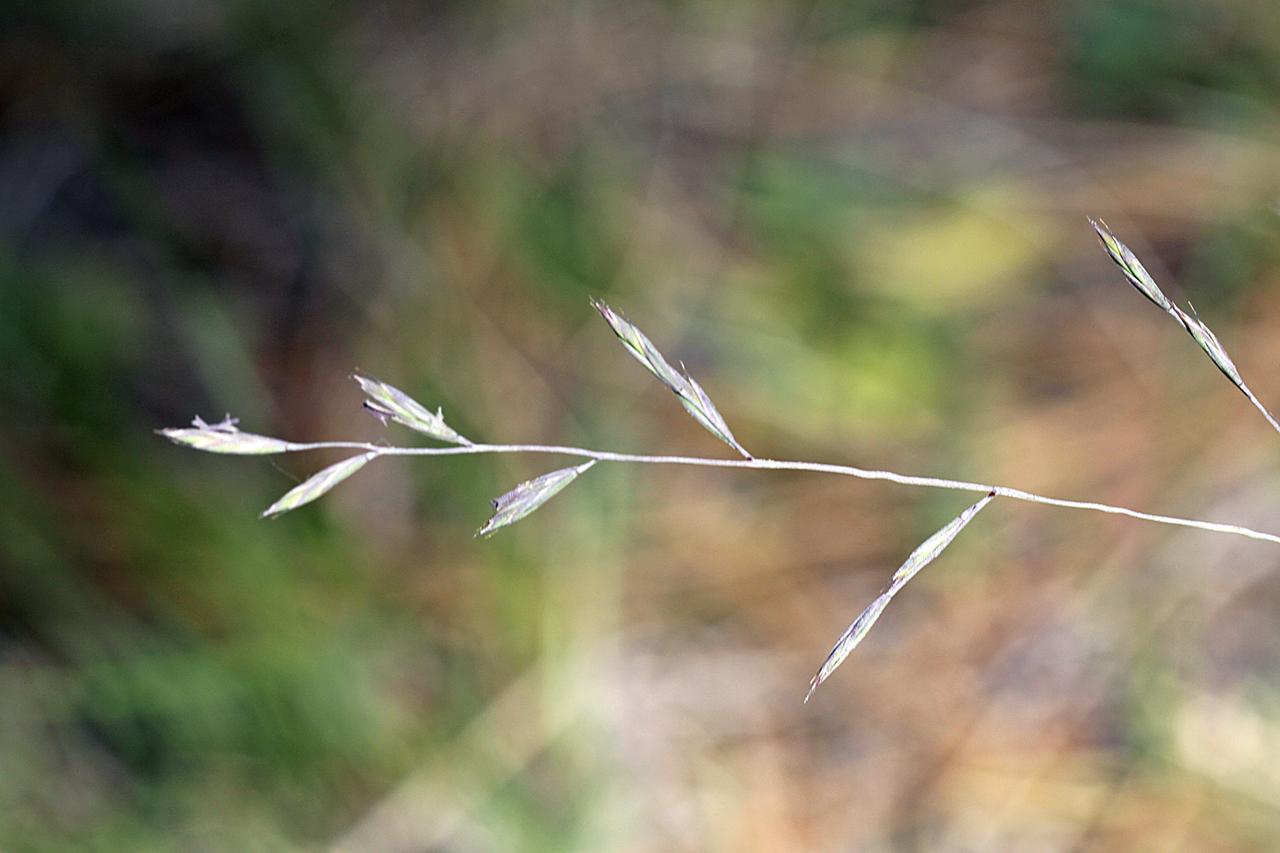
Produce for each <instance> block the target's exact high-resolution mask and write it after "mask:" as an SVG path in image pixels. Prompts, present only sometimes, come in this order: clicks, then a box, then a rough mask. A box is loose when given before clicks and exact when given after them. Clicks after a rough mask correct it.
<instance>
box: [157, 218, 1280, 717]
mask: <svg viewBox="0 0 1280 853" xmlns="http://www.w3.org/2000/svg"><path fill="white" fill-rule="evenodd" d="M1089 221H1090V223H1091V224H1092V225H1093V228H1094V230H1095V231H1096V232H1097V234H1098V237H1099V239H1100V240H1101V241H1102V245H1103V248H1104V249H1105V250H1106V252H1107V254H1108V255H1109V256H1110V257H1111V259H1112V260H1113V261H1114V262H1115V263H1116V264H1117V265H1118V266H1119V267H1120V269H1121V271H1122V272H1123V273H1124V275H1125V277H1126V278H1127V279H1128V281H1129V282H1130V284H1132V285H1133V286H1134V288H1135V289H1137V290H1138V292H1140V293H1141V294H1142V295H1143V296H1145V297H1146V298H1147V299H1148V300H1150V301H1151V302H1152V303H1153V304H1155V305H1156V306H1158V307H1159V308H1161V309H1162V310H1164V311H1165V312H1166V313H1168V314H1169V315H1170V316H1171V317H1173V318H1174V320H1175V321H1176V322H1178V324H1179V325H1181V326H1182V328H1183V329H1184V330H1185V331H1187V332H1188V333H1189V334H1190V335H1191V337H1192V338H1193V339H1194V340H1195V341H1196V343H1197V344H1198V345H1199V346H1200V348H1201V349H1202V350H1204V352H1205V353H1206V354H1207V355H1208V356H1209V358H1210V359H1211V360H1212V361H1213V363H1214V365H1215V366H1217V368H1218V369H1219V370H1220V371H1221V372H1222V373H1223V375H1225V376H1226V377H1227V378H1228V379H1229V380H1230V381H1231V383H1232V384H1233V385H1235V386H1236V388H1238V389H1239V390H1240V391H1241V392H1242V393H1243V394H1244V395H1245V396H1246V398H1247V399H1248V400H1249V401H1250V402H1251V403H1252V404H1253V405H1254V407H1256V408H1257V409H1258V410H1259V411H1260V412H1261V413H1262V415H1263V417H1265V418H1266V420H1267V422H1268V423H1269V424H1270V425H1271V426H1272V428H1274V429H1276V430H1277V431H1278V432H1280V423H1277V421H1276V419H1275V418H1274V417H1273V416H1272V414H1271V412H1270V411H1269V410H1268V409H1267V408H1266V406H1265V405H1263V404H1262V402H1261V401H1260V400H1259V399H1258V397H1257V396H1256V395H1255V394H1254V393H1253V391H1252V390H1251V389H1250V388H1249V386H1248V385H1247V384H1246V383H1245V382H1244V379H1243V378H1242V377H1241V374H1240V371H1239V369H1238V368H1237V367H1236V365H1235V363H1234V362H1233V361H1232V360H1231V358H1230V357H1229V356H1228V355H1227V352H1226V350H1225V349H1224V348H1223V346H1222V344H1221V343H1220V342H1219V340H1218V338H1217V336H1216V335H1214V333H1213V332H1212V331H1210V329H1209V327H1208V326H1207V325H1206V324H1205V323H1204V322H1203V321H1202V320H1201V319H1200V318H1199V316H1198V315H1197V314H1196V312H1195V310H1194V308H1192V309H1191V311H1184V310H1183V309H1182V308H1179V307H1178V306H1177V305H1176V304H1175V303H1173V301H1172V300H1170V299H1169V298H1168V297H1167V296H1165V294H1164V292H1163V291H1162V290H1161V289H1160V288H1159V286H1158V285H1157V284H1156V282H1155V280H1154V279H1153V278H1152V277H1151V275H1150V274H1149V273H1148V272H1147V270H1146V268H1145V267H1144V266H1143V265H1142V263H1141V262H1140V261H1139V260H1138V258H1137V257H1136V256H1135V255H1134V253H1133V252H1132V251H1131V250H1130V249H1129V248H1128V247H1127V246H1126V245H1125V244H1124V243H1122V242H1121V241H1120V240H1119V238H1117V237H1116V236H1115V234H1114V233H1113V232H1112V231H1111V230H1110V229H1109V228H1108V227H1107V226H1106V225H1105V223H1102V222H1101V221H1098V220H1093V219H1090V220H1089ZM591 304H592V306H593V307H594V308H595V309H596V311H598V312H599V314H600V316H601V317H602V318H604V320H605V322H607V323H608V324H609V327H610V328H611V329H612V330H613V333H614V334H615V335H616V336H617V337H618V339H619V340H620V341H621V342H622V344H623V345H624V346H625V347H626V349H627V351H628V352H630V353H631V355H632V356H634V357H635V358H636V360H637V361H639V362H640V363H641V364H642V365H644V367H645V368H646V369H647V370H648V371H649V372H650V373H652V374H653V375H654V376H655V377H656V378H657V379H658V381H659V382H661V383H662V384H663V385H665V386H666V387H667V388H668V389H669V390H670V391H671V392H672V393H673V394H674V395H675V396H676V398H677V399H678V400H679V402H680V404H681V405H682V406H683V407H684V409H685V410H686V411H687V412H688V413H689V414H690V415H691V416H692V417H693V418H694V419H695V420H696V421H697V422H698V423H699V424H701V425H702V426H703V427H704V428H705V429H706V430H707V431H708V432H710V433H711V434H712V435H714V436H715V437H716V438H718V439H719V440H720V441H722V442H724V443H725V444H726V445H728V446H729V447H731V448H733V449H734V450H735V451H736V452H737V453H738V454H739V455H740V456H741V457H742V458H739V459H724V458H713V457H699V456H668V455H649V454H634V453H616V452H612V451H604V450H593V449H590V448H585V447H569V446H561V445H543V444H486V443H478V442H473V441H471V440H469V439H467V438H465V437H463V436H462V435H461V434H460V433H458V432H457V431H456V430H454V429H453V428H452V427H450V426H449V425H448V424H447V423H446V422H445V419H444V414H443V412H442V411H440V410H439V409H437V410H436V411H435V412H432V411H431V410H429V409H428V408H427V407H425V406H423V405H422V404H421V403H419V402H417V401H416V400H414V399H413V398H412V397H410V396H409V395H408V394H406V393H404V392H403V391H401V390H400V389H398V388H396V387H394V386H392V385H390V384H388V383H386V382H382V381H380V380H378V379H374V378H372V377H369V376H366V375H363V374H356V375H355V376H354V377H353V378H354V379H355V381H356V382H357V383H358V384H359V385H360V387H361V389H362V390H363V391H364V393H365V395H366V399H365V401H364V407H365V408H366V409H367V410H368V411H369V412H370V413H371V414H373V415H374V416H375V417H377V418H378V419H379V420H381V421H382V422H383V424H384V425H386V424H389V423H391V422H394V423H397V424H400V425H402V426H405V427H408V428H409V429H412V430H414V431H416V432H419V433H422V434H423V435H425V436H427V437H428V438H430V439H433V440H435V441H437V442H441V443H442V444H443V445H446V446H432V447H404V446H389V445H382V444H374V443H369V442H359V441H320V442H291V441H286V440H283V439H278V438H272V437H268V436H262V435H256V434H253V433H248V432H243V431H241V430H240V429H239V427H238V425H237V421H236V420H235V419H233V418H231V417H230V416H227V417H226V418H225V419H224V420H222V421H220V422H218V423H213V424H210V423H208V422H206V421H204V420H203V419H201V418H199V417H197V418H195V420H194V421H193V423H192V425H191V426H190V427H184V428H179V429H162V430H159V433H160V434H161V435H163V436H165V437H166V438H168V439H169V440H171V441H173V442H174V443H176V444H180V445H183V446H186V447H191V448H194V449H197V450H204V451H207V452H210V453H225V454H240V455H264V454H276V453H296V452H303V451H309V450H322V449H344V450H354V451H357V453H356V455H354V456H350V457H348V458H347V459H345V460H342V461H340V462H337V463H335V464H333V465H330V466H329V467H327V468H325V469H323V470H321V471H319V472H317V473H316V474H314V475H312V476H311V477H309V478H308V479H306V480H305V481H303V482H302V483H300V484H299V485H297V486H295V487H294V488H292V489H290V490H289V491H288V492H287V493H286V494H285V495H284V496H282V497H281V498H280V499H279V500H278V501H276V502H275V503H273V504H272V505H271V506H269V507H268V508H267V509H266V510H265V511H264V512H263V513H262V516H263V517H264V518H273V517H276V516H279V515H282V514H284V513H286V512H289V511H291V510H294V509H297V508H298V507H301V506H304V505H306V504H308V503H311V502H312V501H314V500H316V499H317V498H319V497H321V496H323V495H324V494H326V493H327V492H329V491H330V490H331V489H333V488H334V487H335V486H337V485H338V484H339V483H341V482H343V481H344V480H346V479H347V478H348V477H351V476H352V475H354V474H355V473H357V472H358V471H360V470H361V469H362V468H364V466H365V465H367V464H369V463H370V462H372V461H374V460H375V459H378V458H380V457H384V456H453V455H475V454H504V453H506V454H510V453H523V454H546V455H555V456H567V457H573V458H577V459H581V460H584V461H582V462H580V463H579V464H576V465H572V466H569V467H565V468H559V469H556V470H553V471H550V472H548V473H546V474H543V475H541V476H539V477H536V478H534V479H532V480H529V481H527V482H524V483H521V484H519V485H517V486H516V487H515V488H513V489H512V490H511V491H509V492H507V493H506V494H504V495H502V496H501V497H499V498H496V499H495V500H494V501H493V509H494V513H493V515H492V517H491V518H490V519H489V520H488V521H487V522H486V523H485V524H484V526H482V527H481V528H480V529H479V530H478V531H477V534H476V535H477V536H484V537H487V536H490V535H492V534H493V533H495V532H496V531H498V530H499V529H501V528H503V527H506V526H508V525H511V524H514V523H515V522H517V521H519V520H521V519H523V518H525V517H526V516H528V515H530V514H531V513H533V512H535V511H536V510H537V509H538V508H539V507H541V506H542V505H543V504H544V503H546V502H547V501H549V500H550V499H551V498H552V497H554V496H555V495H556V494H558V493H559V492H560V491H561V490H563V489H565V488H566V487H567V486H569V485H570V484H571V483H572V482H573V481H574V480H575V479H577V478H578V477H579V476H581V475H582V474H584V473H586V472H587V471H588V470H589V469H591V468H592V467H594V466H595V465H596V464H597V463H600V462H611V463H633V464H647V465H689V466H702V467H710V468H749V469H753V470H787V471H811V472H817V473H827V474H838V475H843V476H849V477H856V478H860V479H864V480H889V481H891V482H895V483H901V484H903V485H910V486H921V487H926V488H934V489H949V490H954V491H962V492H977V493H982V497H981V498H980V499H979V500H978V501H977V502H975V503H973V504H972V505H970V506H969V507H968V508H966V509H965V510H964V511H963V512H961V513H960V514H959V515H957V516H956V517H955V518H954V519H952V520H951V521H949V522H948V523H947V524H945V525H944V526H943V527H942V528H940V529H939V530H938V531H937V532H936V533H934V534H933V535H932V536H930V537H929V538H928V539H926V540H925V541H924V542H923V543H921V544H920V545H919V546H918V547H917V548H916V549H915V550H914V551H912V553H911V554H910V555H909V556H908V557H907V559H906V561H905V562H903V564H902V565H901V566H900V567H899V568H898V569H897V570H896V571H895V572H894V573H893V575H892V576H891V578H890V580H889V584H888V586H887V587H886V588H885V590H884V591H883V592H882V593H881V594H880V595H879V596H877V597H876V599H875V600H873V601H872V602H871V604H870V605H868V606H867V607H866V608H865V609H864V610H863V611H862V612H861V613H860V614H859V615H858V616H857V617H856V618H855V619H854V620H853V622H852V623H851V624H850V625H849V627H848V628H847V629H846V630H845V632H844V633H843V634H842V635H841V637H840V638H839V640H837V641H836V643H835V645H834V646H833V647H832V649H831V651H830V653H829V654H828V655H827V657H826V659H825V660H824V661H823V663H822V665H821V667H820V668H819V669H818V671H817V673H816V674H815V675H814V676H813V678H812V680H811V681H810V684H809V690H808V693H807V694H806V695H805V701H806V702H808V701H809V699H810V697H812V696H813V694H814V691H815V690H817V688H818V687H819V686H820V685H821V684H822V683H823V682H824V681H826V679H827V678H829V677H830V676H831V674H832V673H833V672H834V671H835V670H836V669H837V668H838V667H839V666H840V664H841V663H843V662H844V660H845V659H846V658H847V657H848V656H849V654H850V653H851V652H852V651H853V650H854V649H855V648H856V647H857V646H858V644H859V643H860V642H861V641H862V640H863V638H864V637H865V636H866V635H867V633H868V632H869V631H870V630H871V628H872V626H873V625H874V624H875V623H876V621H877V620H878V619H879V618H880V616H881V614H882V613H883V612H884V610H885V608H886V607H887V606H888V604H889V602H890V601H892V599H893V598H894V596H896V595H897V594H898V593H899V592H900V591H901V590H902V588H903V587H904V586H906V584H907V583H908V582H909V581H910V580H911V579H912V578H914V577H915V576H916V574H917V573H919V572H920V571H921V570H922V569H923V568H924V567H925V566H927V565H928V564H929V563H931V562H933V560H935V559H936V558H937V557H938V556H939V555H940V554H941V553H942V552H943V551H944V550H945V549H946V548H947V546H949V545H950V544H951V542H952V541H954V539H955V538H956V537H957V536H958V535H959V534H960V532H961V531H962V530H963V529H964V528H965V527H966V526H967V525H968V524H969V522H970V521H972V520H973V519H974V517H975V516H977V514H978V513H979V512H980V511H982V510H983V509H984V508H985V507H986V506H987V505H988V504H989V503H991V502H992V501H993V500H995V499H996V498H1006V499H1009V500H1018V501H1025V502H1028V503H1035V504H1043V505H1046V506H1054V507H1064V508H1070V509H1082V510H1089V511H1093V512H1102V513H1109V514H1113V515H1124V516H1128V517H1130V518H1134V519H1139V520H1142V521H1149V522H1155V523H1158V524H1166V525H1174V526H1179V527H1190V528H1195V529H1199V530H1205V531H1211V532H1216V533H1225V534H1231V535H1236V536H1244V537H1247V538H1250V539H1257V540H1261V541H1264V542H1271V543H1275V544H1280V535H1276V534H1272V533H1266V532H1263V531H1259V530H1254V529H1251V528H1248V527H1242V526H1239V525H1234V524H1227V523H1221V522H1213V521H1206V520H1201V519H1192V518H1179V517H1174V516H1167V515H1158V514H1155V513H1149V512H1142V511H1139V510H1135V509H1129V508H1127V507H1123V506H1115V505H1112V504H1106V503H1098V502H1093V501H1079V500H1068V499H1064V498H1055V497H1049V496H1046V495H1039V494H1034V493H1032V492H1027V491H1024V490H1022V489H1017V488H1013V487H1011V486H1004V485H995V484H989V483H977V482H967V481H962V480H949V479H943V478H938V477H926V476H915V475H909V474H899V473H896V472H893V471H884V470H874V469H867V468H859V467H855V466H852V465H841V464H830V463H824V462H810V461H801V460H785V459H767V458H760V457H756V456H753V455H752V454H751V453H750V452H748V451H747V450H746V448H745V447H744V446H743V445H742V444H741V443H740V442H739V441H738V439H737V438H736V437H735V436H734V434H733V432H732V431H731V430H730V428H729V425H728V423H727V422H726V420H725V418H724V417H723V416H722V415H721V414H720V411H719V410H718V409H717V408H716V406H715V404H714V403H712V401H711V398H710V396H709V395H708V394H707V392H706V391H705V390H704V389H703V388H702V386H701V385H699V384H698V383H697V381H696V380H694V378H693V377H692V376H691V375H690V374H689V372H688V371H687V370H686V369H684V366H683V365H681V368H680V369H679V370H677V369H676V368H675V367H674V366H672V365H671V363H670V362H668V361H667V359H666V358H665V357H664V356H663V355H662V353H661V352H660V351H659V350H658V348H657V347H656V346H655V345H654V344H653V342H652V341H651V340H650V339H649V338H648V336H646V335H645V334H644V333H643V332H641V331H640V329H639V328H638V327H637V326H636V325H635V324H633V323H632V322H631V321H630V320H628V319H627V318H626V317H625V316H624V315H622V314H621V313H620V312H618V311H615V310H614V309H613V308H611V307H609V306H608V305H606V304H605V303H603V302H600V301H598V300H593V301H592V303H591Z"/></svg>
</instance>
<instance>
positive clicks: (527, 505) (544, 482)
mask: <svg viewBox="0 0 1280 853" xmlns="http://www.w3.org/2000/svg"><path fill="white" fill-rule="evenodd" d="M595 464H596V461H595V460H594V459H592V460H591V461H590V462H584V463H583V464H581V465H575V466H574V467H572V468H561V469H560V470H558V471H552V472H550V473H547V474H543V475H542V476H541V477H537V478H535V479H532V480H528V481H526V482H524V483H521V484H520V485H518V486H516V487H515V488H514V489H512V490H511V491H509V492H507V493H506V494H505V495H503V496H502V497H500V498H497V499H495V500H494V502H493V509H494V514H493V518H491V519H489V520H488V521H487V522H485V525H484V527H481V528H480V529H479V530H478V531H477V532H476V536H490V535H492V534H493V533H494V531H496V530H498V529H499V528H502V527H506V526H507V525H509V524H515V523H516V522H517V521H519V520H520V519H522V518H524V517H525V516H526V515H529V514H530V513H532V512H533V511H534V510H536V509H537V508H538V507H540V506H542V505H543V504H544V503H546V502H547V501H549V500H551V499H552V498H553V497H555V496H556V495H557V494H558V493H559V492H560V490H561V489H563V488H564V487H565V486H567V485H569V484H570V483H572V482H573V481H574V480H575V479H576V478H577V476H578V475H579V474H581V473H582V472H583V471H586V470H587V469H588V468H590V467H591V466H592V465H595Z"/></svg>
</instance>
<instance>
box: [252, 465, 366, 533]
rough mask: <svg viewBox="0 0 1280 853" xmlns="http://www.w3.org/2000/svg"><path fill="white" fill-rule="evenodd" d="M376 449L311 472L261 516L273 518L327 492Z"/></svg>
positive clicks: (356, 469) (355, 470) (356, 468)
mask: <svg viewBox="0 0 1280 853" xmlns="http://www.w3.org/2000/svg"><path fill="white" fill-rule="evenodd" d="M379 455H381V454H379V453H378V452H377V451H373V452H370V453H362V454H360V455H359V456H352V457H351V458H350V459H344V460H342V461H341V462H338V463H335V464H333V465H330V466H329V467H328V468H325V469H324V470H323V471H319V472H317V473H315V474H312V475H311V476H310V477H308V478H307V479H306V480H304V481H303V482H301V483H299V484H298V485H296V486H294V487H293V488H292V489H290V490H289V491H287V492H285V494H284V497H282V498H280V500H278V501H276V502H275V503H273V504H272V505H271V506H269V507H267V508H266V509H265V510H264V511H263V513H262V517H263V518H275V517H276V516H277V515H283V514H284V513H286V512H289V511H290V510H294V509H297V508H298V507H300V506H303V505H305V504H309V503H311V502H312V501H313V500H315V499H316V498H318V497H320V496H321V495H323V494H325V493H326V492H328V491H329V490H330V489H332V488H333V487H334V486H336V485H338V484H339V483H341V482H342V481H343V480H345V479H347V478H348V477H350V476H351V475H352V474H354V473H355V472H357V471H359V470H360V469H361V468H363V467H364V466H365V464H366V463H368V462H369V460H370V459H373V458H374V457H376V456H379Z"/></svg>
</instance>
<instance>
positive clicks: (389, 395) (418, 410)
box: [351, 373, 471, 444]
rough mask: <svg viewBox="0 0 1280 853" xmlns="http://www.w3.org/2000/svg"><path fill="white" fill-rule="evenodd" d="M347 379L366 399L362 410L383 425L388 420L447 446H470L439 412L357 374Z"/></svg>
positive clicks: (401, 392)
mask: <svg viewBox="0 0 1280 853" xmlns="http://www.w3.org/2000/svg"><path fill="white" fill-rule="evenodd" d="M351 378H352V379H354V380H355V381H356V382H358V383H360V387H361V389H363V390H364V393H365V394H366V395H368V398H369V399H367V400H365V401H364V407H365V408H366V409H368V410H369V411H370V412H372V413H373V414H374V416H375V417H377V418H378V419H379V420H381V421H382V422H383V423H384V424H385V423H386V422H387V421H388V420H392V421H395V422H396V423H398V424H403V425H404V426H407V427H408V428H409V429H412V430H417V431H418V432H420V433H422V434H423V435H429V436H431V437H432V438H434V439H438V440H439V441H447V442H449V443H450V444H470V443H471V442H470V441H468V440H467V439H465V438H463V437H462V436H461V435H459V434H458V433H457V432H456V431H455V430H454V429H453V428H452V427H450V426H449V425H448V424H446V423H445V422H444V414H443V413H442V412H441V411H440V410H439V409H437V410H436V411H435V412H432V411H430V410H429V409H427V407H426V406H424V405H422V404H421V403H419V402H418V401H417V400H415V399H413V398H412V397H410V396H409V395H408V394H406V393H404V392H403V391H401V390H400V389H399V388H396V387H395V386H394V385H388V384H387V383H386V382H382V381H381V380H378V379H374V378H372V377H369V376H362V375H361V374H359V373H356V374H353V375H352V377H351Z"/></svg>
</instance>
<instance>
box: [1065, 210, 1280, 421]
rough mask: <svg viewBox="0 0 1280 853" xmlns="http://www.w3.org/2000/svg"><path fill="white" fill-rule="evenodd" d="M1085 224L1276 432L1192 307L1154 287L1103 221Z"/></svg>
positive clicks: (1132, 281) (1266, 412)
mask: <svg viewBox="0 0 1280 853" xmlns="http://www.w3.org/2000/svg"><path fill="white" fill-rule="evenodd" d="M1089 224H1090V225H1092V226H1093V230H1094V231H1096V232H1098V237H1099V238H1100V239H1101V240H1102V245H1103V248H1105V249H1106V250H1107V254H1108V255H1110V256H1111V260H1113V261H1115V262H1116V265H1117V266H1118V267H1120V269H1121V270H1122V271H1123V272H1124V274H1125V277H1126V278H1128V279H1129V283H1130V284H1132V285H1133V286H1134V287H1135V288H1137V289H1138V291H1139V292H1140V293H1142V295H1143V296H1146V297H1147V298H1148V299H1150V300H1151V301H1152V302H1154V303H1155V304H1156V305H1159V306H1160V307H1161V308H1163V309H1164V310H1165V311H1166V312H1168V314H1169V316H1171V317H1173V319H1175V320H1177V321H1178V323H1179V325H1181V326H1182V328H1184V329H1186V330H1187V333H1188V334H1190V335H1191V337H1192V339H1194V340H1195V342H1196V343H1197V344H1199V346H1200V349H1202V350H1204V352H1205V355H1207V356H1209V359H1210V360H1211V361H1213V363H1214V365H1216V366H1217V368H1218V370H1220V371H1222V375H1223V376H1225V377H1227V379H1230V380H1231V384H1233V385H1235V386H1236V387H1237V388H1239V389H1240V392H1241V393H1242V394H1244V395H1245V396H1246V397H1247V398H1249V402H1250V403H1252V404H1253V405H1254V407H1255V408H1256V409H1257V410H1258V411H1259V412H1261V413H1262V416H1263V417H1264V418H1266V419H1267V423H1269V424H1271V427H1272V429H1274V430H1275V431H1276V432H1280V423H1278V422H1277V421H1276V419H1275V416H1274V415H1272V414H1271V412H1270V410H1268V409H1267V407H1266V406H1265V405H1263V403H1262V401H1261V400H1259V399H1258V397H1257V395H1256V394H1254V393H1253V390H1252V389H1250V388H1249V386H1248V385H1246V384H1245V381H1244V378H1243V377H1242V376H1241V375H1240V371H1239V369H1238V368H1237V367H1236V365H1235V362H1234V361H1232V360H1231V356H1229V355H1227V351H1226V349H1225V348H1224V347H1223V346H1222V342H1221V341H1219V340H1218V336H1217V335H1215V334H1214V333H1213V332H1212V331H1211V330H1210V329H1209V327H1208V326H1207V325H1205V323H1204V321H1203V320H1201V319H1200V317H1199V315H1198V314H1196V310H1195V306H1191V312H1190V313H1188V312H1186V311H1183V310H1182V309H1181V308H1179V307H1178V306H1177V305H1174V304H1173V302H1171V301H1170V300H1169V298H1168V297H1167V296H1165V295H1164V293H1163V292H1162V291H1161V290H1160V288H1159V287H1157V286H1156V283H1155V281H1154V280H1153V279H1152V278H1151V275H1150V274H1149V273H1148V272H1147V270H1146V268H1144V267H1143V266H1142V262H1141V261H1139V260H1138V258H1137V256H1135V255H1134V254H1133V252H1131V251H1130V250H1129V247H1128V246H1126V245H1125V244H1124V243H1121V242H1120V239H1119V238H1118V237H1116V235H1115V234H1113V233H1112V232H1111V229H1110V228H1108V227H1107V226H1106V223H1100V222H1099V221H1097V220H1094V219H1090V220H1089Z"/></svg>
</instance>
